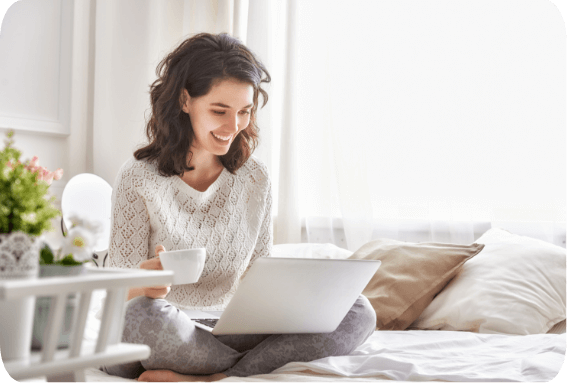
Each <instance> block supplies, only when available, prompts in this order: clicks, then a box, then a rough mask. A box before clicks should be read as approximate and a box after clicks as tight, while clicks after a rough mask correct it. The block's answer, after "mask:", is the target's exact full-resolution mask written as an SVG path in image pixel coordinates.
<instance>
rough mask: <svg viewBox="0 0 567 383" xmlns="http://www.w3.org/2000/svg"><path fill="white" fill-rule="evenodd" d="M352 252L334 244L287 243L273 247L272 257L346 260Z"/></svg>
mask: <svg viewBox="0 0 567 383" xmlns="http://www.w3.org/2000/svg"><path fill="white" fill-rule="evenodd" d="M351 255H352V251H350V250H347V249H343V248H341V247H338V246H336V245H333V244H332V243H285V244H279V245H274V246H273V247H272V257H277V258H326V259H346V258H348V257H350V256H351Z"/></svg>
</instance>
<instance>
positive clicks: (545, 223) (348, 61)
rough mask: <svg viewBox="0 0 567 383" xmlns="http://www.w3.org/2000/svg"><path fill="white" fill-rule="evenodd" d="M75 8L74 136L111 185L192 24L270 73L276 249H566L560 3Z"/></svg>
mask: <svg viewBox="0 0 567 383" xmlns="http://www.w3.org/2000/svg"><path fill="white" fill-rule="evenodd" d="M81 10H82V13H81ZM75 12H76V14H77V15H78V16H80V18H81V20H83V21H88V23H89V27H88V28H86V27H84V26H83V27H82V28H83V30H88V33H86V32H85V33H84V34H83V35H82V37H81V38H82V39H83V40H84V42H85V44H87V45H88V46H89V47H90V48H89V49H90V50H88V52H89V53H88V60H87V59H85V58H84V60H83V61H85V62H88V63H89V68H90V70H89V71H83V72H85V74H83V77H85V76H86V77H85V78H84V79H83V80H84V82H85V83H87V84H88V87H87V89H88V92H87V93H86V95H83V98H84V102H83V103H82V104H81V105H79V106H80V108H79V106H77V107H76V108H75V111H76V113H75V116H76V120H77V121H78V120H80V121H78V122H77V124H78V126H84V127H85V128H84V129H82V130H81V132H77V133H73V134H72V135H71V138H70V147H71V148H73V150H74V151H75V153H77V155H82V156H83V158H86V160H85V161H86V169H85V170H86V171H94V172H95V173H97V174H99V175H101V176H103V177H104V178H105V179H107V181H109V182H110V183H112V182H113V181H114V177H115V175H116V173H117V171H118V169H119V167H120V166H121V164H122V163H123V162H124V161H125V160H126V159H127V158H129V157H130V156H131V155H132V152H133V150H134V149H135V148H136V147H137V146H138V145H140V144H141V143H143V142H144V140H145V138H144V134H143V132H144V121H145V119H144V115H145V113H146V112H147V109H148V108H149V97H148V93H147V92H148V89H149V88H148V87H149V84H151V82H152V81H153V80H154V79H155V73H154V70H155V67H156V65H157V63H158V62H159V60H160V59H161V58H162V57H163V56H164V54H165V53H167V52H168V51H169V50H171V49H172V48H173V47H174V46H175V45H176V44H177V43H179V42H180V41H181V40H182V39H184V38H186V37H187V36H188V35H190V34H193V33H196V32H214V33H217V32H228V33H231V34H233V35H234V36H236V37H239V38H240V39H241V40H242V41H243V42H245V43H246V44H247V46H249V47H250V48H251V49H252V50H253V51H254V52H255V53H257V54H258V56H259V57H260V58H261V59H262V61H263V62H264V63H265V64H266V66H267V68H268V69H269V70H270V73H271V74H272V79H273V80H272V83H271V84H270V86H269V87H268V91H269V95H270V101H269V102H268V104H267V106H266V107H265V108H264V109H262V110H261V111H260V114H259V125H260V140H261V141H260V146H259V147H258V149H257V151H256V153H255V154H256V155H257V156H258V157H260V159H261V160H263V161H264V162H265V163H266V164H267V166H268V168H269V171H270V174H271V176H272V187H273V192H274V197H275V198H274V199H275V201H274V202H275V203H274V234H275V242H276V243H294V242H300V241H309V242H331V243H335V244H337V245H339V246H342V247H345V248H348V249H350V250H356V249H357V248H358V247H360V246H361V245H362V244H364V243H365V242H367V241H369V240H371V239H374V238H379V237H387V238H393V239H400V240H407V241H438V242H454V243H470V242H472V241H474V240H475V239H476V238H478V236H479V235H481V234H482V233H483V232H484V231H486V230H487V229H488V228H490V227H491V226H499V227H503V228H506V229H508V230H510V231H513V232H515V233H518V234H525V235H532V236H535V237H539V238H541V239H544V240H548V241H550V242H554V243H558V244H560V245H563V246H565V244H564V239H565V194H566V190H565V189H566V180H565V173H566V171H565V104H566V99H565V29H564V26H563V23H562V19H561V16H560V14H559V13H558V12H557V10H556V9H555V8H554V7H553V5H552V4H550V3H546V2H535V3H534V2H531V1H521V4H518V3H517V2H513V3H512V2H509V1H503V0H498V1H475V2H460V1H459V2H455V1H451V0H444V1H441V0H428V1H419V0H411V1H409V0H396V1H370V0H353V1H349V2H348V4H347V3H345V2H343V1H339V0H310V1H298V0H287V1H279V0H248V1H245V0H240V1H239V0H168V1H160V0H120V1H109V0H96V1H95V0H92V1H85V2H80V1H77V2H75ZM77 38H79V37H77ZM85 55H86V53H85Z"/></svg>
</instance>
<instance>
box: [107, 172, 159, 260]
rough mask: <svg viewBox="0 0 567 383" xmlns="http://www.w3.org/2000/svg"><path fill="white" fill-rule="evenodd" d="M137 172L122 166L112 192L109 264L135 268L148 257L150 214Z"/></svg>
mask: <svg viewBox="0 0 567 383" xmlns="http://www.w3.org/2000/svg"><path fill="white" fill-rule="evenodd" d="M135 178H136V176H135V175H134V174H133V172H132V169H131V168H129V167H128V166H126V165H125V166H124V167H123V168H122V169H121V170H120V172H119V174H118V176H117V177H116V182H115V187H114V189H113V192H112V217H111V231H110V244H109V249H108V261H109V266H110V267H121V268H135V267H138V265H139V264H140V262H142V261H143V260H146V259H148V257H149V240H150V217H149V214H148V210H147V207H146V204H145V201H144V198H143V197H142V195H140V193H139V191H138V190H137V188H136V187H135V186H134V185H135V184H136V182H135Z"/></svg>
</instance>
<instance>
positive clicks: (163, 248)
mask: <svg viewBox="0 0 567 383" xmlns="http://www.w3.org/2000/svg"><path fill="white" fill-rule="evenodd" d="M162 251H165V247H164V246H163V245H157V246H156V250H155V253H156V257H159V253H161V252H162Z"/></svg>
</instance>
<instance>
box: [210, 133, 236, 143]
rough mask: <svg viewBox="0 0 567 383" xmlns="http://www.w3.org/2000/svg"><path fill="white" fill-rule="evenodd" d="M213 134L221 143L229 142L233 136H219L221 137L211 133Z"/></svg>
mask: <svg viewBox="0 0 567 383" xmlns="http://www.w3.org/2000/svg"><path fill="white" fill-rule="evenodd" d="M211 134H212V135H213V136H214V137H215V138H217V139H219V140H221V141H229V140H230V139H231V138H232V134H231V135H230V136H219V135H216V134H214V133H213V132H211Z"/></svg>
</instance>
